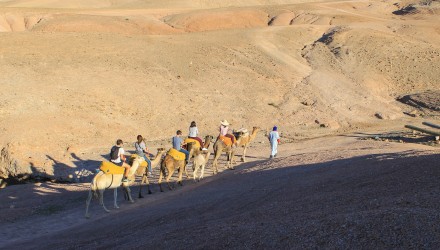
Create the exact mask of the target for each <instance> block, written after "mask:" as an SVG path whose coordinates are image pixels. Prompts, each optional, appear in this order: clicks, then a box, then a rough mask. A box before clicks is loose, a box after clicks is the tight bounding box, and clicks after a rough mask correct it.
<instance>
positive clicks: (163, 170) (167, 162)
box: [158, 142, 195, 192]
mask: <svg viewBox="0 0 440 250" xmlns="http://www.w3.org/2000/svg"><path fill="white" fill-rule="evenodd" d="M194 143H195V142H191V143H188V144H187V147H188V146H189V147H192V144H194ZM193 151H194V149H191V150H190V151H189V154H190V155H192V154H193ZM175 170H179V177H178V180H177V183H178V184H179V185H180V186H183V183H182V175H183V171H185V174H186V177H187V178H189V175H188V171H187V170H186V163H185V159H183V160H176V159H174V158H173V157H172V156H171V155H169V154H167V155H166V156H165V158H163V160H162V162H161V163H160V175H159V181H158V184H159V188H160V191H161V192H163V189H162V178H163V177H164V176H166V179H165V181H166V183H167V185H168V188H169V189H170V190H171V189H172V187H171V186H170V183H169V181H170V178H171V176H172V175H173V173H174V171H175ZM167 172H168V174H167Z"/></svg>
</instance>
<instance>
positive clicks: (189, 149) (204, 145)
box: [186, 135, 214, 159]
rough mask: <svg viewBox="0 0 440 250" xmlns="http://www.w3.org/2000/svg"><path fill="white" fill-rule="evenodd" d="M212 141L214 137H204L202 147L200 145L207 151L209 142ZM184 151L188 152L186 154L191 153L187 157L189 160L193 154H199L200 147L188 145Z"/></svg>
mask: <svg viewBox="0 0 440 250" xmlns="http://www.w3.org/2000/svg"><path fill="white" fill-rule="evenodd" d="M213 139H214V137H213V136H212V135H207V136H205V141H204V142H203V145H201V146H202V147H203V148H206V149H208V148H209V145H211V141H212V140H213ZM192 148H194V150H193V151H191V149H192ZM186 149H187V150H188V152H191V154H190V155H189V158H190V159H191V158H192V157H193V156H194V155H195V154H197V153H199V151H201V150H200V149H201V148H200V146H198V145H197V144H188V145H187V146H186Z"/></svg>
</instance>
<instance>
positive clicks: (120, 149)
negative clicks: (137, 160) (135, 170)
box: [111, 147, 125, 163]
mask: <svg viewBox="0 0 440 250" xmlns="http://www.w3.org/2000/svg"><path fill="white" fill-rule="evenodd" d="M123 154H125V150H124V149H123V148H122V147H120V148H119V152H118V158H117V159H116V160H111V161H112V162H114V163H121V161H122V160H121V155H123Z"/></svg>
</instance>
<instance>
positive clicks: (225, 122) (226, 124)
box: [220, 120, 231, 127]
mask: <svg viewBox="0 0 440 250" xmlns="http://www.w3.org/2000/svg"><path fill="white" fill-rule="evenodd" d="M220 124H221V125H222V126H224V127H227V126H229V125H231V124H229V122H228V121H227V120H223V121H221V122H220Z"/></svg>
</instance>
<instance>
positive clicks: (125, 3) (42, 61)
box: [0, 0, 440, 178]
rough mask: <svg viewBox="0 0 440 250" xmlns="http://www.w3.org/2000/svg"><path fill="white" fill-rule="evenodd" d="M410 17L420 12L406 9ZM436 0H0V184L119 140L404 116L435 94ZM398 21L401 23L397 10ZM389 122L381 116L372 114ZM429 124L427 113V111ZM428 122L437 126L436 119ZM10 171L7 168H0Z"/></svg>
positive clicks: (301, 134) (303, 129)
mask: <svg viewBox="0 0 440 250" xmlns="http://www.w3.org/2000/svg"><path fill="white" fill-rule="evenodd" d="M408 8H414V9H416V10H417V11H411V12H408V13H407V11H406V12H405V11H404V12H405V13H400V12H399V11H401V12H402V11H403V10H405V9H408ZM438 10H439V2H438V1H423V2H415V1H413V2H408V1H398V2H397V3H396V2H395V1H394V2H393V1H363V2H358V1H338V2H333V1H324V2H307V3H302V2H301V1H281V0H280V1H265V3H264V4H263V3H262V2H261V1H178V2H176V1H129V0H119V1H75V2H74V3H70V2H69V3H67V2H65V1H44V0H33V1H18V0H17V1H0V31H2V32H1V33H0V75H1V77H0V83H1V86H2V92H1V93H0V100H1V102H0V117H1V119H0V129H1V131H2V133H1V134H0V147H1V148H3V160H2V164H1V165H2V166H3V168H5V167H6V168H9V169H11V168H12V169H14V171H15V172H14V173H11V172H8V171H6V173H3V174H2V176H3V178H5V177H6V176H9V175H13V176H15V175H19V174H23V173H30V172H32V171H31V169H32V168H37V169H39V171H42V172H47V173H49V175H52V174H51V173H52V172H53V168H56V167H57V166H60V165H66V166H70V167H72V168H74V167H76V165H75V164H74V161H75V159H73V158H72V157H71V156H70V154H71V153H72V152H73V153H75V154H76V155H81V156H83V157H84V158H86V159H90V158H91V159H94V160H98V159H102V156H101V155H103V154H107V148H109V147H110V146H111V145H112V144H113V143H114V141H115V140H116V139H117V138H122V139H123V140H124V141H126V142H127V143H129V144H128V145H131V143H132V142H133V141H134V140H135V137H136V135H137V134H142V135H144V136H145V137H146V138H147V140H168V138H170V137H171V136H172V135H173V134H174V132H175V131H176V130H177V129H182V130H184V131H186V129H187V127H188V125H189V123H190V122H191V121H192V120H195V121H197V123H198V125H199V128H200V132H201V133H202V134H216V133H217V126H218V123H219V121H220V120H221V119H227V120H229V121H230V122H231V123H232V124H233V126H232V127H233V128H239V127H242V126H244V127H248V128H250V127H252V126H260V127H262V128H264V129H268V128H270V127H271V126H273V125H274V124H277V125H278V126H279V127H280V129H281V130H282V131H283V133H284V134H283V135H284V137H285V138H290V139H292V138H307V137H315V136H320V135H328V134H335V133H341V132H347V131H353V130H359V129H362V128H366V127H374V126H381V125H382V124H384V123H386V122H396V121H399V119H404V118H406V117H405V115H404V112H411V109H413V107H411V106H407V105H403V104H402V103H400V102H399V101H397V100H396V99H398V98H399V97H401V96H405V95H410V94H417V93H422V92H426V91H428V92H429V91H438V90H439V86H440V84H439V79H440V75H439V74H440V71H439V70H438V68H439V66H440V46H439V45H438V42H437V41H439V40H440V22H439V15H438ZM396 11H397V12H398V13H396ZM378 113H379V114H380V117H381V118H383V120H379V119H378V118H377V117H378V116H377V114H378ZM434 115H435V114H434ZM435 117H438V116H434V119H436V118H435ZM3 172H5V171H3Z"/></svg>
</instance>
